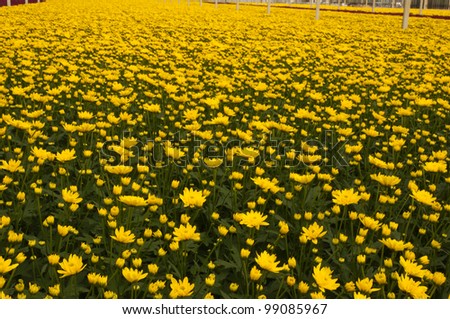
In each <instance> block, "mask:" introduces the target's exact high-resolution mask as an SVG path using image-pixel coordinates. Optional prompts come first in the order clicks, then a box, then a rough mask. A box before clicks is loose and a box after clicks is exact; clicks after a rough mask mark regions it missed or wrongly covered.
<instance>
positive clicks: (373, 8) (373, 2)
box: [372, 0, 375, 13]
mask: <svg viewBox="0 0 450 319" xmlns="http://www.w3.org/2000/svg"><path fill="white" fill-rule="evenodd" d="M373 12H375V0H372V13H373Z"/></svg>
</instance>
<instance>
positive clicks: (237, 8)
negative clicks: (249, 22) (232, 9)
mask: <svg viewBox="0 0 450 319" xmlns="http://www.w3.org/2000/svg"><path fill="white" fill-rule="evenodd" d="M236 11H239V0H236Z"/></svg>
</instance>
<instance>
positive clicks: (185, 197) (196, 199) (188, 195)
mask: <svg viewBox="0 0 450 319" xmlns="http://www.w3.org/2000/svg"><path fill="white" fill-rule="evenodd" d="M180 199H181V201H182V202H183V204H184V207H190V208H194V207H202V206H203V204H204V203H205V201H206V196H203V193H202V192H201V191H197V190H194V189H192V188H190V189H188V188H185V189H184V190H183V194H180Z"/></svg>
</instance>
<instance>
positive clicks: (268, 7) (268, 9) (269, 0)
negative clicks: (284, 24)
mask: <svg viewBox="0 0 450 319" xmlns="http://www.w3.org/2000/svg"><path fill="white" fill-rule="evenodd" d="M270 2H271V0H267V14H270Z"/></svg>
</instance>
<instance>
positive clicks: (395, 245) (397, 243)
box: [380, 238, 409, 251]
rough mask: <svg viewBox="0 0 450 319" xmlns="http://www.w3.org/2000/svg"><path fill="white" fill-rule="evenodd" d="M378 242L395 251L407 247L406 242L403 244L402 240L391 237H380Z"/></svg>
mask: <svg viewBox="0 0 450 319" xmlns="http://www.w3.org/2000/svg"><path fill="white" fill-rule="evenodd" d="M380 242H381V243H383V244H384V245H385V246H386V247H387V248H389V249H392V250H395V251H403V250H405V249H406V248H408V247H409V245H408V244H405V242H404V241H403V240H397V239H392V238H387V239H385V238H383V239H380Z"/></svg>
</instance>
